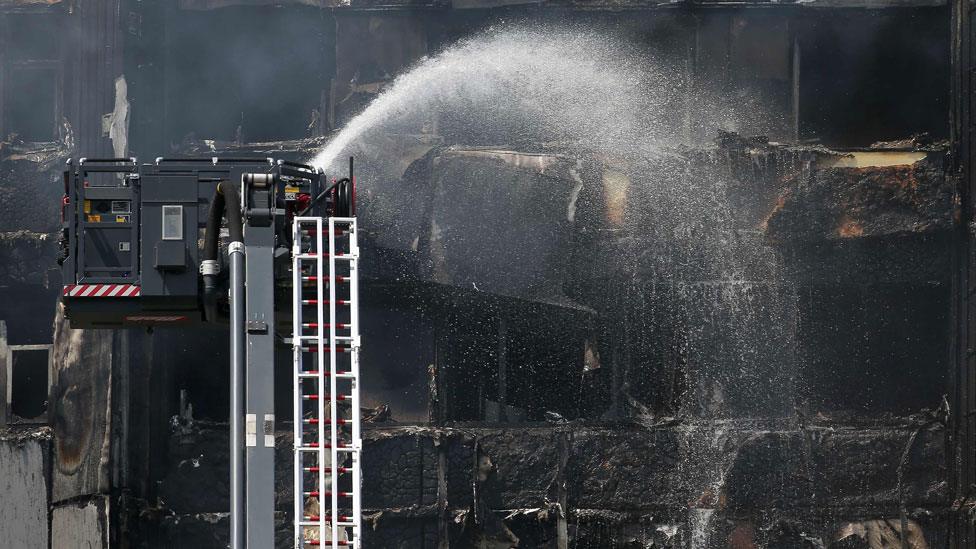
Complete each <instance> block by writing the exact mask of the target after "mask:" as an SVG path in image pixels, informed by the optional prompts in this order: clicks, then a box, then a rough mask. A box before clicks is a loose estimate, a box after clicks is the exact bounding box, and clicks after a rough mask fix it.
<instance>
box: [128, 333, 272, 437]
mask: <svg viewBox="0 0 976 549" xmlns="http://www.w3.org/2000/svg"><path fill="white" fill-rule="evenodd" d="M229 346H230V340H229V336H228V333H227V326H226V325H210V324H203V325H200V326H197V327H195V328H193V329H190V330H187V329H158V330H154V331H153V335H152V345H151V348H150V349H149V351H151V352H152V354H153V356H152V358H151V359H150V358H148V357H147V358H146V360H147V362H149V363H152V364H153V365H154V367H156V366H158V368H156V370H158V371H154V372H153V373H152V375H154V376H157V379H156V381H158V384H154V385H156V386H157V388H158V390H159V391H161V392H162V391H165V394H162V393H161V392H160V393H157V394H158V398H159V399H160V400H161V401H162V402H163V404H162V406H163V408H164V410H165V414H166V417H167V418H168V417H169V416H172V415H175V414H177V413H179V411H180V410H179V391H180V390H181V389H183V390H186V391H187V399H188V402H190V403H192V404H193V416H194V417H195V418H198V419H210V420H216V421H227V417H228V413H229V412H228V410H229V409H230V388H229V386H228V379H230V378H229V375H230V352H229ZM150 361H151V362H150ZM268 367H269V368H271V367H273V365H270V364H269V365H268ZM167 378H169V379H167ZM279 383H280V382H279ZM164 387H165V388H166V389H163V388H164ZM285 402H286V403H287V402H288V401H287V400H286V401H285Z"/></svg>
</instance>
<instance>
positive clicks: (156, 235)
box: [142, 174, 200, 305]
mask: <svg viewBox="0 0 976 549" xmlns="http://www.w3.org/2000/svg"><path fill="white" fill-rule="evenodd" d="M198 196H199V192H198V184H197V177H196V176H195V175H186V174H148V175H143V181H142V248H143V252H142V295H143V297H146V298H153V297H166V298H174V297H186V298H190V299H192V300H193V301H194V302H195V301H196V296H197V269H198V265H199V251H198V247H197V232H198V229H197V226H198V219H199V216H200V214H199V212H198V209H199V207H200V203H199V201H198ZM169 305H172V303H169Z"/></svg>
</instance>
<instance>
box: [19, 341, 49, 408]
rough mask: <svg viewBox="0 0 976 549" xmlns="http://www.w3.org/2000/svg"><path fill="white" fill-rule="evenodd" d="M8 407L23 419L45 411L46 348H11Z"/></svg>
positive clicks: (46, 385) (46, 384)
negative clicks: (11, 371)
mask: <svg viewBox="0 0 976 549" xmlns="http://www.w3.org/2000/svg"><path fill="white" fill-rule="evenodd" d="M11 355H12V356H13V365H12V368H13V375H12V376H11V377H12V383H11V395H12V396H13V398H12V399H11V400H12V402H11V403H10V409H11V411H12V412H13V413H14V415H16V416H19V417H21V418H24V419H35V418H39V417H41V416H42V415H43V414H44V413H45V412H46V411H47V399H48V379H47V362H48V351H47V350H29V351H28V350H19V351H18V350H13V351H11Z"/></svg>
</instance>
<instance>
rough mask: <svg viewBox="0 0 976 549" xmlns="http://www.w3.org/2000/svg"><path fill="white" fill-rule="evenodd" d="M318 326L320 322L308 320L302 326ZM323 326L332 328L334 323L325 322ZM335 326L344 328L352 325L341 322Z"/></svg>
mask: <svg viewBox="0 0 976 549" xmlns="http://www.w3.org/2000/svg"><path fill="white" fill-rule="evenodd" d="M318 327H319V323H318V322H306V323H304V324H302V328H318ZM322 327H323V328H331V327H332V324H331V323H330V324H323V325H322ZM335 327H336V328H342V329H348V328H349V327H350V325H349V324H346V323H344V322H340V323H338V324H336V325H335Z"/></svg>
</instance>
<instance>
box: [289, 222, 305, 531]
mask: <svg viewBox="0 0 976 549" xmlns="http://www.w3.org/2000/svg"><path fill="white" fill-rule="evenodd" d="M291 235H292V246H291V257H292V302H291V306H292V313H291V326H292V332H291V333H292V337H291V339H292V342H291V343H292V366H293V370H294V374H293V375H294V376H295V379H294V382H293V384H292V391H293V392H294V396H293V397H292V400H293V406H292V438H293V440H292V452H293V454H294V456H293V461H294V463H293V467H294V469H293V477H294V478H293V486H292V489H293V490H294V494H295V498H294V499H295V501H294V502H293V509H292V511H293V513H294V519H295V520H294V523H295V533H294V535H295V537H294V540H293V541H294V543H293V545H294V547H295V548H296V549H301V547H302V545H303V531H302V522H303V521H304V520H305V505H304V502H305V496H304V492H305V483H304V476H305V472H304V471H305V470H304V464H303V463H302V451H301V450H300V449H299V448H300V447H301V446H302V438H303V437H302V432H303V430H304V427H303V421H302V420H303V419H304V414H303V413H302V409H303V406H302V376H301V372H302V337H301V335H302V284H301V281H302V273H301V271H302V264H301V259H300V256H301V253H302V229H301V221H299V220H298V219H297V218H296V219H294V220H293V223H292V231H291Z"/></svg>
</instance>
